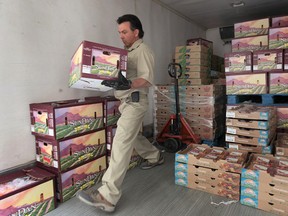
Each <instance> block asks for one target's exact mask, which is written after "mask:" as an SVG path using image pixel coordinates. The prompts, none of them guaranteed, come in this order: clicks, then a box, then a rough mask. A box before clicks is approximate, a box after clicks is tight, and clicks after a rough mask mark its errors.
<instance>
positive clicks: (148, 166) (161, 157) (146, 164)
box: [140, 154, 164, 170]
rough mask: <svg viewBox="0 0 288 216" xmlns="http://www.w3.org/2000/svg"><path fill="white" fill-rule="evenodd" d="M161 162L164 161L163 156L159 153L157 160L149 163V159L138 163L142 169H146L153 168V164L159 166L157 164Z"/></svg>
mask: <svg viewBox="0 0 288 216" xmlns="http://www.w3.org/2000/svg"><path fill="white" fill-rule="evenodd" d="M163 163H164V157H163V155H162V154H160V157H159V160H158V161H157V162H155V163H151V162H149V161H145V162H144V163H142V164H141V165H140V168H141V169H143V170H147V169H151V168H153V167H155V166H159V165H161V164H163Z"/></svg>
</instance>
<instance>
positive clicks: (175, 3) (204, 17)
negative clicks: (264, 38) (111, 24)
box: [155, 0, 288, 29]
mask: <svg viewBox="0 0 288 216" xmlns="http://www.w3.org/2000/svg"><path fill="white" fill-rule="evenodd" d="M155 1H156V2H158V3H159V4H162V5H163V6H165V7H167V8H169V9H170V10H173V11H174V12H176V13H178V14H180V15H181V16H183V17H184V18H186V19H187V20H189V21H192V22H194V23H196V24H198V25H200V26H202V27H204V28H205V29H211V28H217V27H226V26H233V25H234V24H235V23H239V22H245V21H249V20H257V19H261V18H266V17H273V16H283V15H288V0H155ZM233 4H234V7H233Z"/></svg>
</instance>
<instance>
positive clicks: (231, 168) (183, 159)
mask: <svg viewBox="0 0 288 216" xmlns="http://www.w3.org/2000/svg"><path fill="white" fill-rule="evenodd" d="M197 146H199V145H197V144H190V145H188V147H187V148H186V149H184V150H183V151H179V152H177V153H176V155H175V161H177V162H180V163H187V164H190V165H194V166H201V167H206V168H211V169H220V170H223V171H226V172H233V173H241V169H242V167H243V166H244V162H245V161H246V158H247V152H243V151H238V150H231V149H227V150H225V151H226V152H227V153H229V152H235V151H236V152H238V153H241V154H242V157H243V161H242V162H240V163H232V162H228V161H226V160H224V159H219V160H217V161H214V160H211V159H208V158H201V157H200V158H198V157H195V156H194V155H193V154H191V153H190V151H191V150H192V148H195V147H197ZM201 147H202V148H205V149H207V150H208V151H209V150H211V149H217V150H218V149H219V150H224V148H220V147H213V148H210V147H209V146H207V145H204V144H202V145H201Z"/></svg>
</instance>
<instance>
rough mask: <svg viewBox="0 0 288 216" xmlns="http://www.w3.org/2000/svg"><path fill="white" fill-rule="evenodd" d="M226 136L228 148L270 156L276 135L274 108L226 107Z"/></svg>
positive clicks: (251, 106)
mask: <svg viewBox="0 0 288 216" xmlns="http://www.w3.org/2000/svg"><path fill="white" fill-rule="evenodd" d="M226 117H227V118H226V136H225V140H226V142H227V144H228V147H229V148H234V149H240V150H246V151H248V152H250V153H259V154H262V153H263V154H272V153H273V150H274V146H273V139H274V138H275V135H276V108H275V107H270V108H268V107H256V106H253V105H238V106H228V107H227V111H226Z"/></svg>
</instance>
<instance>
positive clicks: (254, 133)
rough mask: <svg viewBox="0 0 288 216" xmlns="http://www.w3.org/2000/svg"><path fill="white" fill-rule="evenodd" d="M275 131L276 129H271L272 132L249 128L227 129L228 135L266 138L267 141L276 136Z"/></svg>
mask: <svg viewBox="0 0 288 216" xmlns="http://www.w3.org/2000/svg"><path fill="white" fill-rule="evenodd" d="M275 131H276V127H274V128H270V130H258V129H249V128H243V127H231V126H227V127H226V133H228V134H235V135H240V136H249V137H256V138H265V139H269V138H271V136H273V135H274V134H275Z"/></svg>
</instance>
